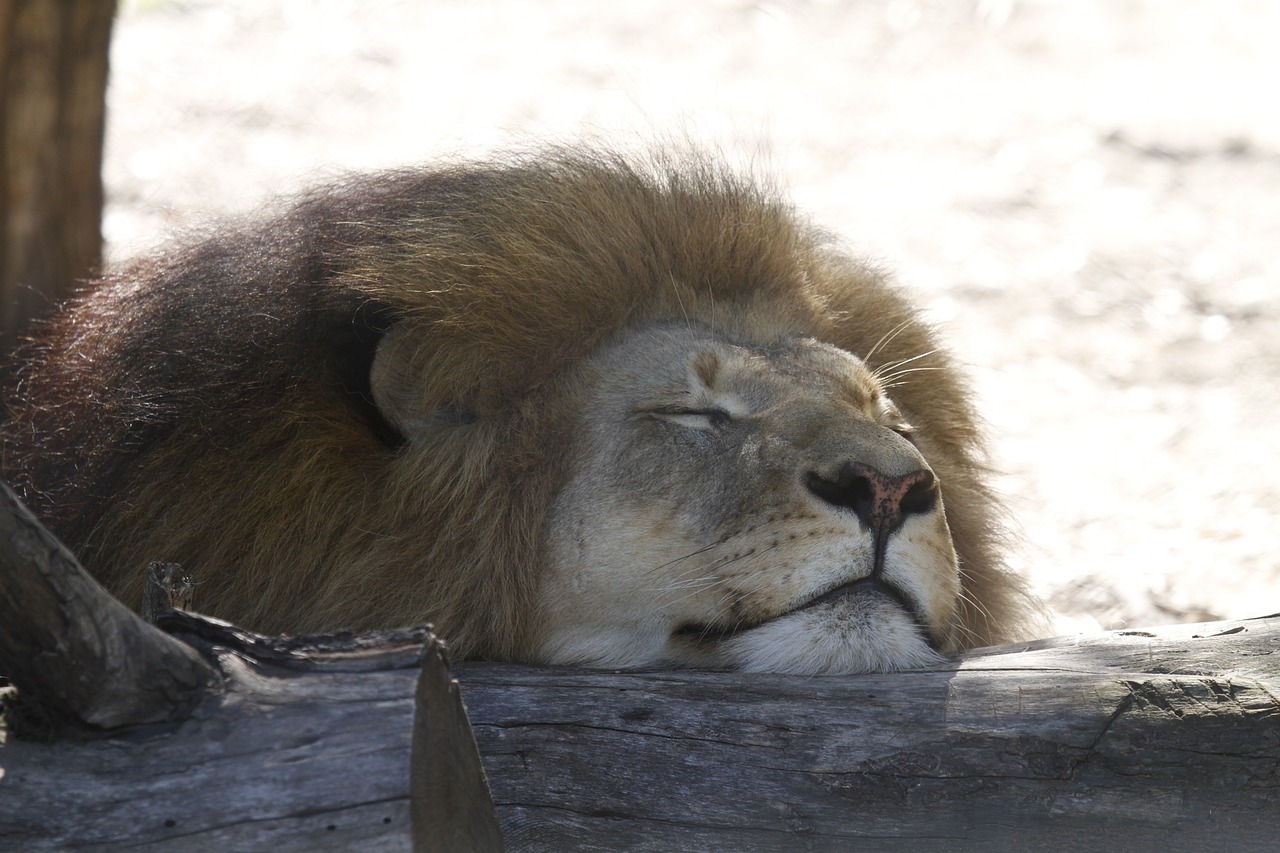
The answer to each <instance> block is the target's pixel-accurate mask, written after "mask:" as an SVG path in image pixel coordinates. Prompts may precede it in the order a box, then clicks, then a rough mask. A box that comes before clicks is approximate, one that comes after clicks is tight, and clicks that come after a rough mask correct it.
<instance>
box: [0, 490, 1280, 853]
mask: <svg viewBox="0 0 1280 853" xmlns="http://www.w3.org/2000/svg"><path fill="white" fill-rule="evenodd" d="M5 497H6V498H8V499H9V505H8V506H7V508H4V511H0V580H2V581H3V585H2V586H0V674H3V675H6V676H9V677H11V678H13V679H14V680H15V681H16V683H17V684H18V687H19V689H20V691H23V692H27V691H31V692H33V693H36V694H39V695H40V697H41V706H42V707H45V708H51V709H55V711H57V713H63V712H64V711H65V713H66V714H67V715H68V717H69V718H74V719H75V720H78V721H80V722H82V723H88V724H91V725H92V726H93V727H100V728H111V727H112V726H113V725H114V724H117V723H129V722H134V721H136V720H139V719H142V720H147V719H152V720H155V719H160V720H163V722H150V723H146V724H142V725H133V726H127V727H124V728H118V729H115V730H111V731H107V732H105V733H103V734H101V735H100V736H98V737H88V738H86V735H87V734H88V730H85V729H81V730H80V731H79V732H78V735H79V736H77V737H64V738H63V739H61V740H55V741H52V742H49V741H36V740H19V739H14V738H13V737H11V736H8V735H7V734H6V732H4V731H3V730H0V849H5V850H8V849H14V850H23V851H37V853H38V851H54V850H67V849H72V848H75V849H79V848H86V847H88V848H92V849H95V850H106V851H110V850H123V849H131V850H139V849H140V850H147V851H180V850H181V851H184V850H190V849H192V848H193V847H198V846H205V847H209V848H211V849H217V850H227V851H236V850H246V851H256V850H271V851H273V853H288V851H295V850H296V851H325V850H353V849H358V850H373V851H378V850H395V851H402V850H409V849H411V847H415V848H416V849H419V850H425V849H450V847H452V846H458V845H462V846H474V847H475V848H476V849H500V846H499V845H500V844H501V839H498V838H497V833H496V832H495V831H494V828H493V825H492V817H491V815H489V814H488V812H487V808H488V801H487V797H486V793H485V791H484V785H483V782H484V774H483V773H481V772H480V771H479V770H478V769H476V768H475V767H470V768H468V767H467V766H466V763H467V762H466V756H467V755H468V754H470V755H472V757H474V752H473V751H471V752H469V751H470V750H471V745H470V742H469V741H468V740H467V738H466V737H465V732H466V730H467V722H466V715H465V711H464V710H463V709H462V707H461V703H460V701H459V700H458V697H457V687H456V685H455V684H454V683H453V682H452V681H451V680H450V679H449V676H448V671H447V668H446V666H445V662H444V658H443V655H442V654H441V652H440V649H439V647H438V645H434V644H433V641H432V640H431V638H430V635H429V632H428V631H427V630H426V629H425V628H419V629H410V630H406V631H400V632H391V633H389V634H380V635H366V636H351V635H346V634H339V635H334V636H331V637H325V638H305V637H304V638H288V637H284V638H270V637H260V636H257V635H254V634H250V633H248V632H245V631H241V630H239V629H237V628H235V627H234V626H230V625H227V624H225V623H221V622H218V621H216V620H210V619H205V618H203V617H199V616H196V615H193V614H186V613H182V612H180V611H172V610H168V611H166V607H167V605H166V604H165V603H164V602H163V601H161V603H160V604H158V605H156V606H155V607H154V608H153V609H154V610H156V611H158V615H157V617H156V625H157V626H158V628H160V629H164V631H166V632H168V634H166V633H161V632H160V631H158V630H157V629H156V628H152V627H151V626H149V625H147V624H145V623H143V622H141V620H138V619H136V617H133V616H132V614H128V613H127V611H126V613H125V616H127V617H128V618H124V617H122V616H120V615H119V614H118V613H116V612H115V610H116V609H120V610H123V608H122V607H121V606H120V605H119V604H118V603H117V602H115V601H114V600H112V599H110V597H109V596H105V593H103V592H102V591H101V589H100V588H96V584H94V583H93V582H92V581H91V580H90V579H88V578H87V577H85V576H83V575H84V573H83V570H82V569H81V568H80V567H79V566H78V565H77V564H76V562H75V560H74V559H73V558H72V557H71V555H70V554H69V553H67V552H66V551H65V549H63V548H62V547H61V546H60V545H59V544H58V543H57V542H56V541H54V540H53V539H52V537H49V536H48V534H47V533H45V532H44V531H43V529H42V528H40V527H39V525H38V524H37V523H36V522H35V521H34V519H31V518H30V516H29V514H25V510H24V509H22V507H21V506H20V505H18V504H17V503H16V502H14V501H12V496H11V495H9V494H7V493H6V494H5ZM160 574H161V575H162V576H163V577H166V578H168V582H169V583H171V584H172V586H173V589H171V590H169V592H168V595H176V596H178V597H179V598H181V597H182V596H183V595H185V592H184V590H185V587H184V586H183V584H184V583H185V581H184V579H183V578H182V577H181V575H180V573H178V572H175V571H168V572H163V571H162V572H160ZM104 596H105V601H104V600H103V597H104ZM104 614H105V615H104ZM135 623H136V624H135ZM424 644H426V645H427V647H428V650H429V651H431V653H430V654H427V655H425V656H424V655H423V654H422V650H423V648H424ZM24 649H31V650H33V653H34V654H38V655H39V657H38V658H36V659H35V660H27V659H25V658H22V657H21V656H20V655H21V654H22V653H23V650H24ZM206 662H212V665H210V664H209V663H206ZM188 665H190V666H192V667H193V669H191V670H190V672H191V673H194V675H192V676H191V677H190V678H189V679H187V680H185V681H184V680H182V678H178V679H177V682H176V683H177V684H179V685H180V686H181V687H182V688H183V689H186V690H189V691H190V692H191V693H192V694H193V695H194V694H198V696H199V700H198V701H194V702H192V701H189V700H188V699H187V698H182V696H181V695H180V693H181V691H177V692H175V690H174V689H173V688H172V687H171V686H170V687H161V688H157V685H155V684H153V683H151V682H150V681H148V678H158V679H162V680H163V679H165V678H170V677H171V676H172V672H171V670H170V667H171V666H172V667H176V668H177V669H178V670H179V672H180V674H181V673H182V672H186V670H182V667H185V666H188ZM206 669H208V670H209V671H214V672H216V673H217V678H216V679H212V680H210V679H208V677H207V673H206ZM458 673H459V676H460V678H461V680H462V682H463V683H464V684H465V685H466V695H467V699H468V703H469V705H470V707H471V719H472V721H473V723H474V730H475V732H476V741H477V742H478V744H479V746H480V749H481V751H482V752H483V755H484V761H485V768H486V769H487V771H488V776H489V778H490V779H491V780H492V784H493V792H494V800H495V801H496V802H497V805H498V816H499V818H500V820H501V833H502V835H503V836H504V837H505V841H506V843H507V846H508V848H509V849H511V850H548V851H550V850H554V851H562V850H617V849H628V850H654V851H656V850H662V851H682V850H734V851H739V850H742V851H746V850H787V851H791V850H934V849H936V850H959V851H965V850H982V851H989V850H991V849H1025V848H1029V847H1032V846H1045V847H1048V848H1051V849H1055V850H1068V851H1069V850H1094V849H1098V848H1100V847H1103V846H1116V845H1120V844H1123V846H1124V847H1125V848H1127V849H1136V850H1153V851H1154V850H1160V851H1170V850H1173V851H1177V850H1192V849H1197V850H1198V849H1200V848H1202V847H1204V846H1208V845H1210V844H1212V845H1215V846H1218V847H1228V848H1235V849H1247V850H1253V849H1270V847H1271V845H1272V844H1273V842H1274V838H1275V836H1276V827H1277V824H1278V822H1280V819H1278V818H1277V814H1278V812H1277V800H1278V798H1277V794H1278V793H1280V792H1278V791H1277V789H1278V788H1280V698H1278V697H1280V616H1272V617H1265V618H1260V619H1254V620H1247V621H1243V622H1219V623H1207V624H1202V625H1193V626H1172V627H1166V628H1158V629H1150V630H1147V631H1120V632H1112V633H1106V634H1101V635H1098V636H1093V637H1085V638H1070V639H1059V640H1050V641H1044V642H1040V643H1035V644H1031V645H1024V646H1011V647H1002V648H998V649H988V650H979V651H975V652H970V653H968V654H966V655H963V656H960V657H959V658H958V659H956V660H954V661H951V662H949V663H946V664H945V665H940V666H938V667H935V668H933V669H930V670H921V671H912V672H899V673H887V674H878V675H866V676H845V677H826V678H813V677H793V676H792V677H789V676H773V675H752V674H741V673H715V672H690V671H684V672H680V671H677V672H597V671H586V670H568V669H549V668H537V667H525V666H514V665H501V664H481V663H469V664H465V665H463V666H461V667H459V669H458ZM148 674H149V675H148ZM184 677H185V676H184ZM166 684H170V685H171V684H172V682H166ZM210 687H212V688H216V689H208V688H210ZM415 691H417V695H419V696H421V697H423V699H422V707H419V708H418V709H417V711H416V714H417V723H416V726H415V724H414V722H413V721H414V719H415V700H414V697H415ZM156 695H160V696H162V698H163V700H164V701H157V700H156V698H155V697H156ZM175 696H177V697H178V700H177V701H175ZM157 708H159V709H162V712H161V713H159V715H158V716H155V714H156V713H157V712H156V709H157ZM58 709H61V710H58ZM121 709H124V710H121ZM139 709H141V710H139ZM178 709H181V710H187V711H189V712H190V713H189V715H188V716H186V717H185V718H183V717H182V715H181V714H180V713H177V712H176V711H177V710H178ZM415 730H416V731H415ZM411 732H413V734H411ZM411 756H412V758H411ZM411 761H412V762H413V766H412V769H411ZM450 768H453V769H455V770H459V769H460V772H446V771H449V769H450ZM440 791H445V792H446V796H443V797H441V798H440V800H439V801H438V802H437V803H434V804H430V803H427V804H424V803H422V802H421V801H420V799H419V800H411V796H417V797H418V798H420V797H422V796H433V795H435V794H436V793H437V792H440ZM411 792H412V794H411ZM411 802H413V803H414V804H413V805H411ZM411 813H412V814H413V815H414V826H413V827H412V830H416V834H415V833H414V832H413V831H412V830H411V826H410V814H411ZM454 819H462V820H465V821H470V822H471V823H470V824H469V825H467V826H462V827H459V826H455V825H454V824H453V823H452V822H451V821H452V820H454ZM481 845H487V846H481Z"/></svg>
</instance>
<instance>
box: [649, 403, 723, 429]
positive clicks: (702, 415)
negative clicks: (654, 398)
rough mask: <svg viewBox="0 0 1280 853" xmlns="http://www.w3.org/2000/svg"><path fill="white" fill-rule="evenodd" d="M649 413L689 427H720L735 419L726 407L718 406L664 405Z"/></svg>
mask: <svg viewBox="0 0 1280 853" xmlns="http://www.w3.org/2000/svg"><path fill="white" fill-rule="evenodd" d="M647 414H649V415H652V416H653V417H655V418H658V419H659V420H663V421H666V422H667V423H671V424H676V425H677V426H682V427H687V428H689V429H719V428H721V427H724V426H727V425H729V424H730V423H732V421H733V415H731V414H729V413H728V412H726V411H725V410H724V409H721V408H716V407H710V408H684V407H681V406H664V407H661V408H657V409H651V410H649V411H648V412H647Z"/></svg>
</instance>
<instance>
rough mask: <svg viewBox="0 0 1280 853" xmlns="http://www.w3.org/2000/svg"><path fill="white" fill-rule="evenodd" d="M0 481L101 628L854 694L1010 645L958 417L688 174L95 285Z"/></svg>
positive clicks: (966, 394) (789, 237) (388, 176)
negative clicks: (421, 638) (734, 679)
mask: <svg viewBox="0 0 1280 853" xmlns="http://www.w3.org/2000/svg"><path fill="white" fill-rule="evenodd" d="M16 375H17V380H16V382H15V383H14V385H13V388H12V392H11V394H10V396H9V408H10V412H9V420H8V422H7V423H6V424H5V425H4V427H3V435H2V436H0V437H2V439H3V445H4V473H5V475H6V477H7V478H8V479H9V480H10V481H11V482H12V483H13V484H14V486H15V488H16V489H18V491H19V493H20V494H21V496H22V497H23V498H24V499H25V500H26V501H27V502H28V503H29V504H30V505H32V507H33V508H34V509H35V511H36V512H37V514H38V515H39V516H40V517H41V518H42V519H44V521H45V522H46V523H47V524H48V525H49V526H50V527H51V529H52V530H53V531H54V532H55V533H56V534H57V535H59V536H60V537H62V538H63V540H64V541H66V542H67V543H68V544H69V545H70V546H71V547H72V548H73V550H74V551H75V552H76V553H77V554H78V556H79V557H80V558H81V560H82V561H83V562H84V564H85V565H86V566H87V567H88V568H89V569H90V571H92V572H93V573H94V574H95V575H96V576H97V577H98V578H99V579H100V580H101V581H102V582H103V583H104V585H105V586H106V587H107V588H108V589H110V590H111V591H112V592H113V593H114V594H115V595H117V596H119V597H120V598H121V599H122V600H124V601H125V602H127V603H129V604H132V605H134V606H137V604H138V603H139V601H140V599H141V596H142V589H143V586H144V575H145V567H146V566H147V565H148V564H149V563H151V562H152V561H165V562H177V563H181V564H182V565H183V566H184V568H185V569H186V570H187V571H189V572H191V573H194V575H195V576H196V577H197V579H198V582H199V586H198V593H197V594H198V604H199V606H200V609H201V610H204V611H206V612H208V613H210V614H211V615H215V616H219V617H222V618H225V619H227V620H230V621H232V622H235V623H237V624H240V625H242V626H244V627H248V628H252V629H254V630H258V631H262V632H268V633H281V632H319V631H329V630H334V629H338V628H353V629H373V628H386V627H394V626H402V625H407V624H413V623H420V622H424V621H429V622H431V623H433V624H434V626H435V628H436V631H437V632H438V633H439V634H440V635H441V636H442V637H443V638H445V639H446V641H447V642H448V643H449V644H450V646H451V648H452V649H453V653H454V655H455V656H462V657H472V658H487V659H496V660H507V661H520V662H529V663H541V664H567V665H575V666H584V667H621V668H627V667H667V666H671V667H678V666H693V667H709V668H727V669H738V670H745V671H773V672H781V673H805V674H819V673H855V672H866V671H878V670H892V669H900V668H908V667H917V666H921V665H927V664H929V663H930V662H932V661H936V660H937V659H938V658H939V656H940V655H942V654H946V653H950V652H954V651H957V650H961V649H965V648H970V647H973V646H978V645H990V644H994V643H998V642H1002V641H1006V640H1009V639H1012V638H1015V637H1017V636H1019V635H1020V633H1021V632H1023V631H1024V630H1025V627H1026V625H1027V624H1028V620H1029V618H1030V615H1031V614H1032V613H1033V611H1034V607H1035V605H1034V603H1033V600H1032V598H1031V597H1030V596H1029V594H1028V593H1027V590H1026V587H1025V585H1024V583H1023V582H1022V581H1021V580H1019V578H1018V577H1016V576H1015V574H1013V573H1012V572H1010V571H1009V570H1008V569H1007V568H1006V567H1005V566H1004V564H1003V562H1002V558H1001V550H1002V544H1003V540H1004V535H1003V533H1002V527H1001V522H1000V518H1001V513H1000V510H999V506H998V504H997V501H996V499H995V498H994V496H993V494H992V490H991V489H990V487H989V485H988V482H987V480H988V472H987V467H986V465H985V463H984V458H985V457H984V450H983V443H982V436H981V432H980V429H979V426H978V418H977V414H976V406H975V403H974V400H973V395H972V393H971V392H970V390H969V387H968V386H967V384H966V383H965V380H964V379H963V377H962V376H961V375H960V373H959V371H958V370H957V369H956V367H955V366H954V364H953V362H952V359H951V358H950V357H949V356H948V355H947V354H946V353H945V352H944V351H943V349H942V348H941V347H940V346H939V343H938V340H937V337H936V335H935V333H934V332H933V331H932V330H931V329H930V328H929V326H928V325H927V324H926V323H925V322H923V321H922V319H921V317H920V315H919V313H918V312H917V311H916V310H915V309H914V308H913V307H912V306H911V305H910V303H909V301H908V300H907V299H906V298H905V297H904V296H903V295H902V294H901V293H900V292H899V290H898V289H897V287H896V286H895V285H894V284H893V283H892V281H891V280H890V278H889V277H888V275H887V274H886V273H884V272H883V271H881V270H880V269H878V268H876V267H875V266H873V265H870V264H868V263H864V262H861V261H859V260H856V259H854V258H853V257H851V256H849V255H848V254H847V253H845V252H843V251H842V250H841V249H840V248H839V247H838V246H837V245H836V243H835V241H834V240H833V239H832V238H830V237H829V236H827V235H825V234H824V232H822V231H820V230H819V229H817V228H815V227H813V226H811V225H809V224H808V223H807V222H806V221H805V220H804V219H803V218H802V217H801V216H799V215H798V214H797V213H796V212H795V211H794V210H793V208H792V207H791V205H790V204H789V203H788V202H787V201H786V200H785V198H784V197H783V196H782V195H781V194H780V193H779V192H778V191H777V190H775V189H774V188H772V186H770V185H769V184H768V182H765V181H760V180H756V179H753V178H751V177H750V176H745V175H742V174H739V173H738V172H735V171H733V170H731V169H729V168H728V167H725V166H723V165H721V164H719V163H718V162H717V161H716V160H715V159H714V158H712V157H709V156H703V155H694V154H684V155H681V156H678V157H677V156H673V155H670V154H664V153H661V152H660V153H656V154H651V155H647V156H640V157H636V156H625V155H622V154H618V153H615V152H610V151H601V150H561V149H553V150H544V151H540V152H537V153H536V154H526V155H511V156H505V157H494V158H492V159H489V160H482V161H474V162H456V163H446V164H443V165H436V166H431V167H423V168H416V169H404V170H396V171H388V172H380V173H376V174H369V175H354V176H350V177H347V178H345V179H341V180H338V181H336V182H334V183H331V184H328V185H325V186H322V187H320V188H318V189H315V190H312V191H310V192H307V193H305V194H303V195H301V196H300V197H297V198H295V199H294V200H293V201H292V202H291V203H289V204H288V205H286V206H285V207H283V208H282V209H281V208H277V209H273V210H270V211H267V212H264V213H260V214H259V215H257V216H254V217H250V218H248V219H246V220H243V221H240V222H238V223H231V224H227V225H224V226H221V227H219V228H216V229H213V230H211V231H208V232H206V233H202V234H198V235H196V236H194V237H189V238H186V239H185V240H184V241H179V242H177V243H175V244H174V245H171V246H168V247H166V248H164V249H162V250H161V251H159V252H157V253H155V254H154V255H153V256H151V257H149V258H144V259H142V260H138V261H135V262H132V263H130V264H129V265H127V266H125V267H124V268H122V269H120V270H118V271H116V272H113V273H111V274H109V275H107V276H106V277H104V278H103V279H102V280H101V281H100V282H98V283H96V285H95V286H93V287H92V288H91V289H89V290H88V291H87V292H86V293H84V294H83V295H81V296H79V297H78V298H77V299H75V300H74V301H73V302H71V303H70V304H69V305H67V306H65V307H64V308H63V309H62V310H61V311H59V312H58V313H57V314H56V315H55V316H54V317H53V318H52V319H51V320H50V321H48V322H47V323H46V324H45V326H44V327H43V331H42V332H41V333H40V335H38V336H37V338H36V340H35V341H34V342H33V343H32V344H31V345H30V346H29V347H28V350H27V352H26V353H25V355H24V357H23V360H22V363H21V365H20V367H19V368H18V369H17V372H16Z"/></svg>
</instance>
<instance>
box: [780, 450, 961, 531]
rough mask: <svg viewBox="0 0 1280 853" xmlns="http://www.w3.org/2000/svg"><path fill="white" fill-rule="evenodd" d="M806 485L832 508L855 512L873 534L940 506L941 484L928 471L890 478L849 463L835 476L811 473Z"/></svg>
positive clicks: (874, 470) (806, 475)
mask: <svg viewBox="0 0 1280 853" xmlns="http://www.w3.org/2000/svg"><path fill="white" fill-rule="evenodd" d="M804 484H805V486H807V487H808V489H809V491H811V492H813V493H814V494H815V495H817V496H818V497H820V498H822V500H824V501H826V502H827V503H829V504H831V505H832V506H837V507H841V508H842V509H851V510H853V512H854V514H855V515H857V516H858V519H859V520H860V521H861V522H862V523H863V524H865V525H866V526H867V528H868V529H870V530H882V529H883V530H886V531H891V530H894V529H896V528H897V527H898V525H900V524H902V522H903V520H904V519H905V518H906V517H907V516H909V515H917V514H921V513H926V512H931V511H933V509H934V507H936V506H937V505H938V481H937V478H936V477H934V476H933V472H932V471H930V470H929V469H928V468H921V469H919V470H916V471H912V472H911V473H909V474H902V475H900V476H890V475H887V474H882V473H880V472H879V471H877V470H876V469H874V468H872V467H870V466H868V465H863V464H862V463H860V462H845V463H844V464H843V465H841V466H840V468H839V469H838V470H837V471H836V472H835V475H834V476H823V475H822V474H819V473H817V472H816V471H810V472H808V473H807V474H805V475H804Z"/></svg>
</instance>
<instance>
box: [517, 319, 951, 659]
mask: <svg viewBox="0 0 1280 853" xmlns="http://www.w3.org/2000/svg"><path fill="white" fill-rule="evenodd" d="M583 370H584V373H585V385H586V388H587V391H586V393H585V395H584V398H583V406H582V408H581V410H580V416H579V424H578V429H577V431H576V433H575V435H576V436H577V439H576V441H577V446H576V448H575V449H574V452H573V459H574V461H573V466H572V472H571V474H570V477H569V480H568V482H567V483H566V485H565V486H564V487H563V488H562V490H561V491H560V493H559V495H558V496H557V498H556V500H555V502H554V504H553V506H552V510H551V514H550V517H549V521H548V528H547V546H546V547H547V549H548V553H547V555H546V556H547V562H548V564H549V566H550V568H549V570H548V574H547V578H546V581H545V583H544V585H543V587H542V589H541V591H540V598H541V603H542V606H543V620H542V630H541V643H540V647H539V651H538V656H539V657H540V658H541V659H543V660H545V661H547V662H553V663H565V664H577V665H588V666H646V665H671V664H676V665H688V666H712V667H727V668H734V669H744V670H769V671H775V672H795V673H827V672H862V671H869V670H880V669H894V668H901V667H908V666H913V665H920V664H923V663H926V662H928V661H930V660H932V659H934V658H935V656H936V653H935V651H934V650H935V649H946V648H948V647H950V646H951V645H952V643H953V637H952V633H953V622H954V618H955V608H956V603H957V598H958V596H959V594H960V583H959V576H958V571H957V566H956V557H955V552H954V550H953V548H952V543H951V536H950V532H949V530H948V528H947V522H946V519H945V517H944V514H943V509H942V501H941V495H940V493H939V489H938V484H937V482H936V480H935V478H934V475H933V472H932V471H931V470H930V468H929V466H928V464H927V463H926V462H925V460H924V458H923V457H922V456H921V454H920V453H919V451H918V450H917V449H916V447H915V446H914V445H913V443H912V440H911V434H912V427H911V425H910V424H909V423H907V422H906V421H905V420H904V418H903V416H902V414H901V413H900V412H899V411H898V410H897V409H896V408H895V406H894V404H893V402H892V401H891V400H890V398H889V397H888V396H887V394H886V393H885V390H884V389H883V388H882V387H881V385H880V383H879V382H878V381H877V379H876V377H875V376H874V375H872V373H871V372H870V371H869V370H868V369H867V367H866V366H865V365H864V364H863V363H862V362H861V361H860V360H859V359H857V358H855V357H854V356H852V355H850V354H849V353H847V352H845V351H843V350H840V349H837V348H836V347H833V346H831V345H828V344H824V343H819V342H818V341H815V340H813V339H808V338H798V339H788V340H783V341H779V342H776V343H774V344H772V345H769V346H744V345H738V344H735V343H732V342H730V341H729V340H727V339H725V338H724V337H721V336H719V335H717V334H716V333H714V332H712V331H710V330H708V329H706V328H705V327H701V326H690V327H675V326H661V327H651V328H648V329H640V330H633V331H631V332H630V333H628V334H627V335H626V337H624V338H623V339H622V340H620V341H619V342H616V343H614V344H612V345H610V346H607V347H605V348H603V349H601V350H600V351H598V352H597V353H595V354H594V355H593V356H592V357H591V358H590V359H588V360H587V362H586V363H585V364H584V365H583Z"/></svg>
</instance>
